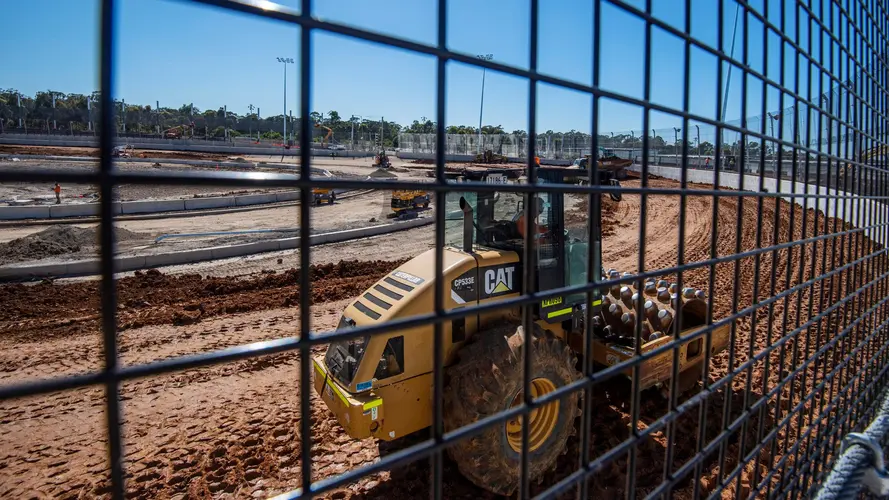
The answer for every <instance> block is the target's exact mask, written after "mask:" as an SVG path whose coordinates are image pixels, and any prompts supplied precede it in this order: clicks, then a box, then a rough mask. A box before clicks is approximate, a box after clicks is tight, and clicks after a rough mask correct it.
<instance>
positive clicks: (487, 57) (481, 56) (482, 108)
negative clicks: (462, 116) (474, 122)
mask: <svg viewBox="0 0 889 500" xmlns="http://www.w3.org/2000/svg"><path fill="white" fill-rule="evenodd" d="M475 57H477V58H479V59H481V60H482V61H490V60H491V59H494V54H479V55H477V56H475ZM486 73H487V68H484V67H483V68H482V101H481V104H480V105H479V108H478V147H477V151H476V152H477V153H481V152H482V150H481V148H482V113H484V111H485V74H486Z"/></svg>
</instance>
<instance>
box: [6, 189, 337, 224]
mask: <svg viewBox="0 0 889 500" xmlns="http://www.w3.org/2000/svg"><path fill="white" fill-rule="evenodd" d="M339 192H342V191H338V193H339ZM298 199H299V191H284V192H280V193H265V194H247V195H241V196H217V197H213V198H188V199H183V200H155V201H125V202H122V203H115V204H114V208H115V210H114V213H115V214H116V215H121V214H150V213H163V212H184V211H187V210H206V209H212V208H228V207H244V206H250V205H266V204H269V203H278V202H282V201H295V200H298ZM98 215H99V204H98V203H79V204H74V205H47V206H40V205H37V206H33V205H26V206H15V207H0V220H24V219H60V218H66V217H95V216H98Z"/></svg>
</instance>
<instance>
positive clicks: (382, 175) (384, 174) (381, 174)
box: [367, 168, 398, 179]
mask: <svg viewBox="0 0 889 500" xmlns="http://www.w3.org/2000/svg"><path fill="white" fill-rule="evenodd" d="M367 177H368V178H369V179H394V178H396V177H398V176H397V175H395V174H393V173H392V172H389V171H388V170H386V169H384V168H378V169H376V170H374V171H373V172H371V173H370V175H368V176H367Z"/></svg>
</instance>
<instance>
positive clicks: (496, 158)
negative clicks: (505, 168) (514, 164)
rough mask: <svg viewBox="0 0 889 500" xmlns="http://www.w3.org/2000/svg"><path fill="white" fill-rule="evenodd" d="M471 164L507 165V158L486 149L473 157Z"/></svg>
mask: <svg viewBox="0 0 889 500" xmlns="http://www.w3.org/2000/svg"><path fill="white" fill-rule="evenodd" d="M473 163H485V164H492V163H509V158H507V157H506V156H503V155H498V154H496V153H494V151H492V150H490V149H486V150H485V152H484V153H479V154H477V155H475V160H473Z"/></svg>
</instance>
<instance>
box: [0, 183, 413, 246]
mask: <svg viewBox="0 0 889 500" xmlns="http://www.w3.org/2000/svg"><path fill="white" fill-rule="evenodd" d="M390 193H391V192H389V191H385V192H384V191H356V192H353V193H344V194H342V195H341V196H340V197H339V198H338V200H337V202H336V203H334V204H333V205H327V204H323V205H321V206H317V207H313V208H312V231H313V233H326V232H332V231H344V230H347V229H355V228H359V227H367V226H373V225H378V224H383V223H386V222H388V221H387V220H386V218H385V214H386V213H387V212H389V210H390V209H389V204H390ZM299 211H300V207H299V205H293V204H289V205H287V206H281V207H271V208H266V209H260V210H251V211H247V212H240V211H235V212H228V213H210V212H203V213H202V212H198V213H196V214H195V215H193V216H191V217H176V218H162V219H154V218H152V219H139V220H121V221H118V222H116V227H117V228H120V229H122V230H126V231H127V235H128V238H126V239H120V240H118V247H117V250H118V254H119V255H122V256H127V255H148V254H157V253H169V252H176V251H183V250H192V249H196V248H208V247H212V246H219V245H234V244H240V243H249V242H254V241H261V240H265V239H274V238H290V237H295V236H299V235H300V233H301V231H300V228H299V217H300V215H299ZM428 214H431V212H428ZM421 215H424V216H425V215H427V214H421ZM66 227H67V228H69V229H67V230H66V229H64V228H66ZM70 228H73V229H70ZM97 228H98V224H77V225H73V224H71V225H64V226H62V225H54V226H45V225H20V226H14V227H5V228H2V229H0V264H8V263H13V262H16V263H22V262H29V263H35V262H60V261H65V260H75V259H89V258H95V257H96V255H98V249H99V247H98V239H97V237H96V234H97ZM75 230H80V231H87V230H88V231H91V232H92V236H93V237H92V238H91V239H90V238H86V239H83V238H81V239H80V240H78V244H77V245H59V244H57V242H56V240H58V239H59V237H60V236H62V237H64V235H65V234H66V231H67V232H68V233H70V232H72V231H75ZM236 231H264V232H261V233H247V234H229V235H218V234H215V235H205V236H198V234H200V233H215V232H236ZM162 235H195V236H183V237H171V238H165V239H162V240H160V241H156V238H158V237H160V236H162ZM23 248H31V249H32V250H33V251H21V249H23Z"/></svg>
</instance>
